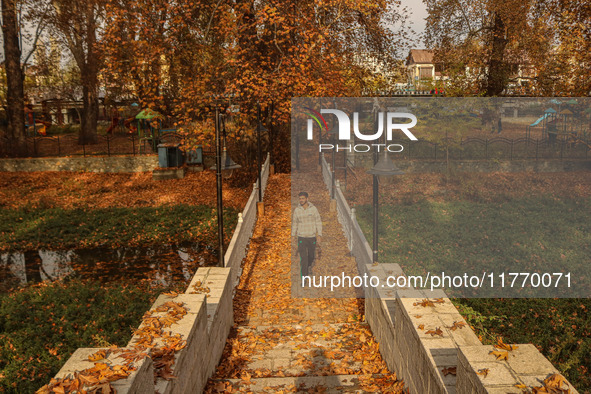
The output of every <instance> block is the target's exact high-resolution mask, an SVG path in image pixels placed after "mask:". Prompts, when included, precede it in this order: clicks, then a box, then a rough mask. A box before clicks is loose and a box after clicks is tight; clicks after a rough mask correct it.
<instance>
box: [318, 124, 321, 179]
mask: <svg viewBox="0 0 591 394" xmlns="http://www.w3.org/2000/svg"><path fill="white" fill-rule="evenodd" d="M320 145H322V127H321V128H320V132H319V133H318V146H319V147H320ZM318 165H319V166H320V173H322V153H321V152H320V149H318Z"/></svg>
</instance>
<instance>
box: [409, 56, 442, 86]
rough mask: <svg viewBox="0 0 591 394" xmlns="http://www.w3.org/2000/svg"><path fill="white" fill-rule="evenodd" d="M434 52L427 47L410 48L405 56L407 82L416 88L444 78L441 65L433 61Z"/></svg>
mask: <svg viewBox="0 0 591 394" xmlns="http://www.w3.org/2000/svg"><path fill="white" fill-rule="evenodd" d="M433 55H434V52H433V51H431V50H428V49H411V50H410V52H409V53H408V57H407V58H406V71H407V77H408V84H409V85H414V86H415V87H416V88H419V87H421V85H425V84H431V83H432V82H433V81H437V80H441V79H445V77H444V76H443V74H442V71H443V66H442V65H441V64H438V63H435V62H434V61H433Z"/></svg>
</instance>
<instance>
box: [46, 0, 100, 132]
mask: <svg viewBox="0 0 591 394" xmlns="http://www.w3.org/2000/svg"><path fill="white" fill-rule="evenodd" d="M105 5H106V0H52V1H51V6H52V7H51V13H50V15H49V21H50V24H51V26H52V28H53V32H54V34H56V36H57V37H59V38H60V39H61V42H62V44H63V45H65V47H67V48H68V49H69V51H70V52H71V53H72V57H73V58H74V60H75V61H76V65H77V66H78V69H79V70H80V81H81V83H82V104H83V109H82V117H81V119H80V135H79V138H78V143H80V144H92V143H96V141H97V121H98V113H99V104H98V89H99V71H100V69H101V61H102V57H101V53H100V51H99V45H98V44H99V39H100V34H101V30H102V26H103V22H104V12H105Z"/></svg>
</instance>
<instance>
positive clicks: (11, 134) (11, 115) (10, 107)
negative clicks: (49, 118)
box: [2, 0, 27, 156]
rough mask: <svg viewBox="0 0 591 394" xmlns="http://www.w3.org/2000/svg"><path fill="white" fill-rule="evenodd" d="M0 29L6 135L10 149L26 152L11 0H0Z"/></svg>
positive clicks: (13, 13)
mask: <svg viewBox="0 0 591 394" xmlns="http://www.w3.org/2000/svg"><path fill="white" fill-rule="evenodd" d="M2 21H3V22H4V23H3V24H2V33H3V35H4V37H3V38H4V54H5V62H4V63H5V69H6V83H7V95H6V96H7V97H6V103H7V111H6V115H7V118H8V139H9V140H11V142H10V143H11V144H12V147H13V153H14V154H15V155H17V156H24V155H25V154H26V149H27V143H26V140H25V94H24V87H23V81H24V77H23V70H22V68H21V48H20V45H19V39H18V26H17V18H16V2H15V0H2Z"/></svg>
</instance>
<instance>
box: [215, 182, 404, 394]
mask: <svg viewBox="0 0 591 394" xmlns="http://www.w3.org/2000/svg"><path fill="white" fill-rule="evenodd" d="M295 176H297V175H295ZM314 182H316V183H317V184H315V183H314ZM312 183H313V184H309V189H308V190H310V191H311V192H312V193H311V195H310V201H313V203H314V204H315V205H316V206H317V207H318V210H319V211H320V213H321V215H322V220H323V227H324V229H323V233H324V234H323V235H324V236H323V239H322V245H323V255H324V254H325V253H326V252H325V250H327V249H330V252H331V253H330V254H331V256H343V257H342V258H341V260H342V261H339V262H334V264H343V265H348V264H354V260H353V259H352V258H350V257H347V252H348V249H347V244H346V241H345V238H344V237H343V235H342V231H341V228H340V225H339V223H338V221H337V217H336V214H335V213H330V212H329V196H328V193H327V192H326V189H325V187H324V184H323V183H322V181H321V179H320V177H318V179H317V181H313V182H312ZM291 210H292V204H291V198H290V178H289V175H284V174H282V175H274V176H272V177H270V178H269V184H268V189H267V192H266V195H265V215H264V217H262V218H260V219H259V221H258V222H257V225H256V227H255V230H254V234H253V238H252V240H251V243H250V248H249V251H248V256H247V258H246V261H245V263H244V268H243V273H242V277H241V280H240V284H239V285H238V288H237V293H236V296H235V298H234V320H235V324H234V327H233V328H232V331H231V333H230V337H229V338H228V341H227V343H226V347H225V349H224V354H223V358H222V361H221V363H220V365H219V367H218V369H217V371H216V373H215V375H214V376H213V378H212V379H210V381H209V383H208V386H207V387H206V390H205V391H206V392H210V393H213V392H254V393H256V392H281V391H283V392H394V393H396V392H402V391H403V383H402V382H400V381H397V379H396V375H395V374H393V373H390V372H389V371H388V369H387V367H386V364H385V363H384V361H383V360H382V358H381V356H380V353H379V350H378V349H379V346H378V344H377V343H376V342H375V340H374V338H373V335H372V333H371V331H370V329H369V326H368V325H367V324H366V323H365V322H364V311H363V304H364V303H363V300H362V299H354V298H353V299H351V298H349V299H336V298H307V299H306V298H292V295H291V285H292V284H291V272H292V270H291V265H292V264H295V257H294V259H293V260H294V261H291V253H290V251H291V248H292V246H291V239H290V225H291ZM337 260H338V258H337ZM331 264H333V261H332V260H331Z"/></svg>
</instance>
